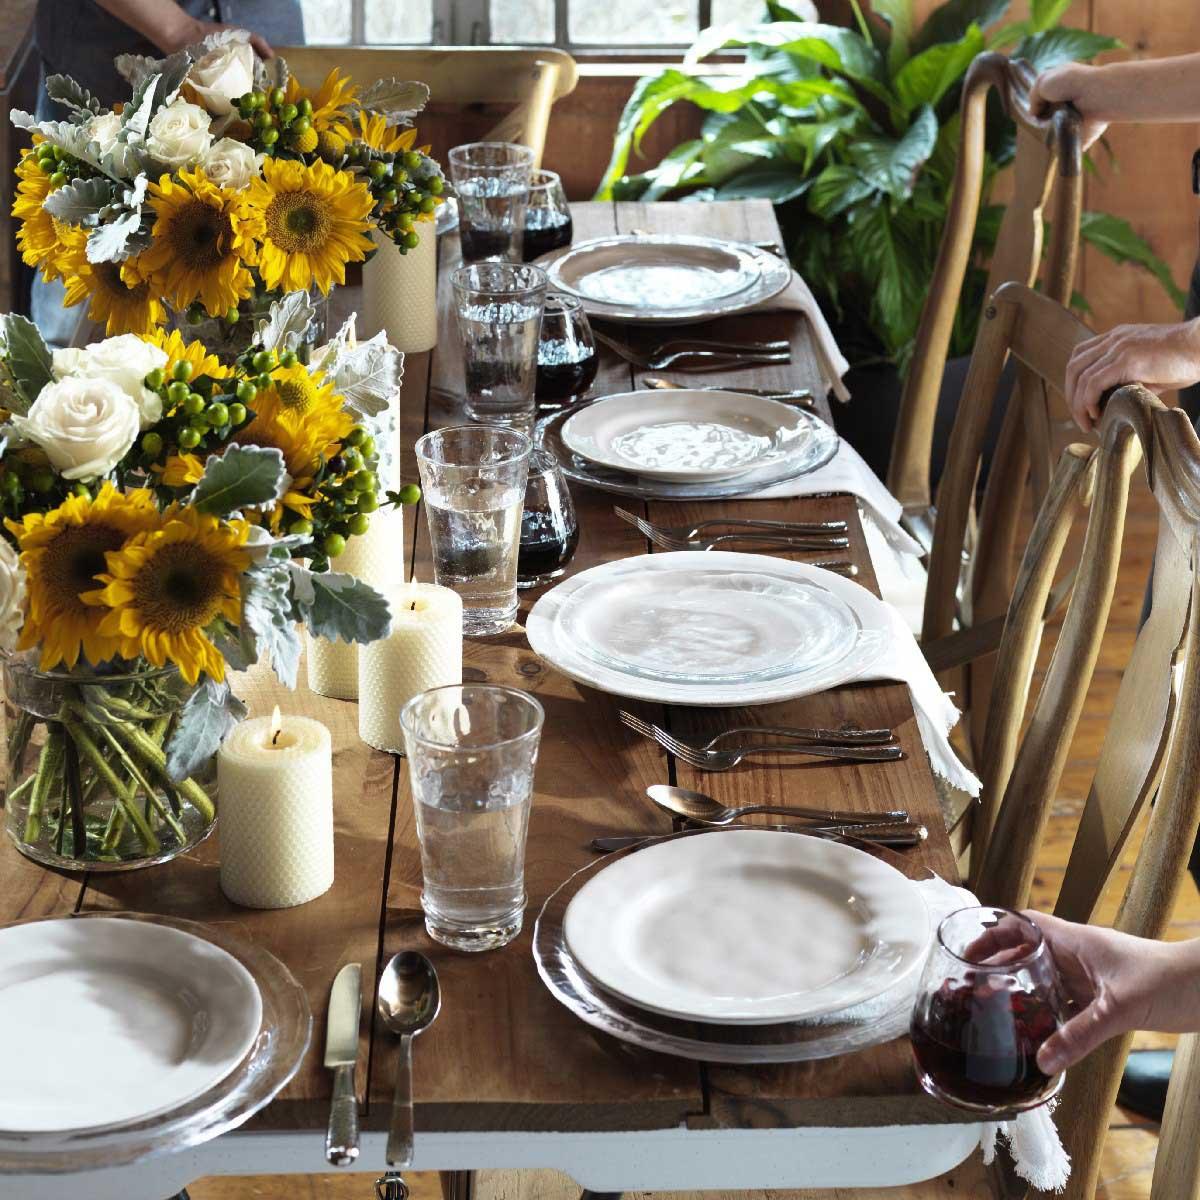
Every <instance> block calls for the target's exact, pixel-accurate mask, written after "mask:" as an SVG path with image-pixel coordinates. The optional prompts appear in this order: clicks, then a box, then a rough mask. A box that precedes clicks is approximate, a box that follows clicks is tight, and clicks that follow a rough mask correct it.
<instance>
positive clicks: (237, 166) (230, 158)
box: [200, 138, 262, 192]
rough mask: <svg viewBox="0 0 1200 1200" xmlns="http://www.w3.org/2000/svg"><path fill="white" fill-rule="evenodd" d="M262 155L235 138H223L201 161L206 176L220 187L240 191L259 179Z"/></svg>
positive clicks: (214, 143) (215, 143) (210, 148)
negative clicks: (253, 180)
mask: <svg viewBox="0 0 1200 1200" xmlns="http://www.w3.org/2000/svg"><path fill="white" fill-rule="evenodd" d="M261 162H262V155H261V154H255V153H254V151H253V150H251V149H250V147H249V146H247V145H246V143H245V142H239V141H235V140H234V139H233V138H221V140H220V141H218V142H213V144H212V145H211V146H210V147H209V149H208V153H207V154H205V155H204V157H203V158H201V160H200V165H201V166H202V167H203V168H204V174H205V175H207V176H208V178H209V179H211V180H212V181H213V183H215V184H216V185H217V186H218V187H223V188H229V190H230V191H234V192H236V191H240V190H241V189H242V188H244V187H246V185H247V184H249V182H250V180H252V179H257V178H258V173H259V163H261Z"/></svg>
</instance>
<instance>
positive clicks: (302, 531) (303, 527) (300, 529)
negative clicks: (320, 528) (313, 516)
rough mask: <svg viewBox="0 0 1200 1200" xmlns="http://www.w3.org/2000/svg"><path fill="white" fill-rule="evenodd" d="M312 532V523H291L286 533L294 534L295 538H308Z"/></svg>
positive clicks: (302, 521)
mask: <svg viewBox="0 0 1200 1200" xmlns="http://www.w3.org/2000/svg"><path fill="white" fill-rule="evenodd" d="M312 531H313V523H312V522H311V521H305V520H300V521H293V522H292V523H291V524H290V525H289V526H288V533H291V534H295V536H296V537H308V535H309V534H310V533H312Z"/></svg>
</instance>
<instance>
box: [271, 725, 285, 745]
mask: <svg viewBox="0 0 1200 1200" xmlns="http://www.w3.org/2000/svg"><path fill="white" fill-rule="evenodd" d="M282 732H283V726H282V725H281V726H280V727H279V728H278V729H277V730H275V732H274V733H273V734H271V745H272V746H273V745H275V743H276V742H277V741H279V735H280V734H281V733H282Z"/></svg>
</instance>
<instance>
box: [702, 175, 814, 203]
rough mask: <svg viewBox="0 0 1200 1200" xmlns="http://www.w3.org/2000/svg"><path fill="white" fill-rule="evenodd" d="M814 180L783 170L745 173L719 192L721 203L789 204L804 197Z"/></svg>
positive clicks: (718, 189) (722, 187)
mask: <svg viewBox="0 0 1200 1200" xmlns="http://www.w3.org/2000/svg"><path fill="white" fill-rule="evenodd" d="M813 183H814V180H813V177H812V176H811V175H810V176H807V177H805V175H804V173H803V172H802V171H798V170H796V169H795V168H791V169H789V168H787V167H784V166H773V167H757V168H751V169H750V170H749V171H742V172H741V173H740V174H738V175H736V176H734V178H733V179H730V180H728V181H727V182H726V183H723V184H722V185H721V186H720V187H719V188H717V199H718V200H770V201H771V202H772V203H773V204H786V203H787V201H789V200H795V199H796V197H797V196H803V195H804V193H805V192H806V191H808V189H809V188H810V187H812V186H813Z"/></svg>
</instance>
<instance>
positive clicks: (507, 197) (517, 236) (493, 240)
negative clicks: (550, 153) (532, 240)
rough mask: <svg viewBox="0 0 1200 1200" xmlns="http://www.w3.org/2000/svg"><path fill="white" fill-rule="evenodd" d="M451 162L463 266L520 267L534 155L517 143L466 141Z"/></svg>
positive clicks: (451, 155)
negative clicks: (502, 264)
mask: <svg viewBox="0 0 1200 1200" xmlns="http://www.w3.org/2000/svg"><path fill="white" fill-rule="evenodd" d="M449 159H450V178H451V179H452V180H453V182H454V192H455V195H457V197H458V233H459V239H460V241H461V243H462V256H463V262H468V263H472V262H482V261H484V260H491V261H493V262H499V261H502V260H504V259H508V260H509V261H510V262H520V261H521V242H522V238H523V235H524V232H525V208H526V205H527V204H528V203H529V183H530V178H531V176H532V174H533V151H532V150H531V149H530V148H529V147H528V146H518V145H517V144H516V143H515V142H468V143H467V145H465V146H455V147H454V149H453V150H451V151H450V154H449Z"/></svg>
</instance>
